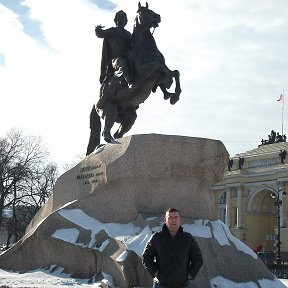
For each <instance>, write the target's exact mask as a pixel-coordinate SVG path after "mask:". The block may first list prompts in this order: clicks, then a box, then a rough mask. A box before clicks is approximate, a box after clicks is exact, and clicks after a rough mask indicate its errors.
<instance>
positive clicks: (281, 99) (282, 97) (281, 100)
mask: <svg viewBox="0 0 288 288" xmlns="http://www.w3.org/2000/svg"><path fill="white" fill-rule="evenodd" d="M277 101H280V102H284V95H283V94H281V95H280V97H279V99H278V100H277Z"/></svg>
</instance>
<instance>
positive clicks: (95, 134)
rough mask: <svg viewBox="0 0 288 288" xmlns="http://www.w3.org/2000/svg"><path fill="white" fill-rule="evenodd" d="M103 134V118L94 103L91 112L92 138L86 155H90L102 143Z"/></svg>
mask: <svg viewBox="0 0 288 288" xmlns="http://www.w3.org/2000/svg"><path fill="white" fill-rule="evenodd" d="M100 136H101V119H100V116H99V115H98V113H97V111H96V108H95V105H93V107H92V110H91V113H90V138H89V143H88V147H87V152H86V156H87V155H90V154H91V153H92V152H93V151H94V150H95V148H96V147H97V146H98V145H99V144H100Z"/></svg>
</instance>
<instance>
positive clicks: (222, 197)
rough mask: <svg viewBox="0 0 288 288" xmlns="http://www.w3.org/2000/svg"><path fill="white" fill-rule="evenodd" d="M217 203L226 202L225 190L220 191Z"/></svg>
mask: <svg viewBox="0 0 288 288" xmlns="http://www.w3.org/2000/svg"><path fill="white" fill-rule="evenodd" d="M219 204H226V191H225V192H222V193H221V195H220V198H219Z"/></svg>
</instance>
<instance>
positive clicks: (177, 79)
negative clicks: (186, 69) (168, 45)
mask: <svg viewBox="0 0 288 288" xmlns="http://www.w3.org/2000/svg"><path fill="white" fill-rule="evenodd" d="M172 75H173V78H174V79H175V82H176V86H175V93H174V95H171V97H170V103H171V104H172V105H174V104H175V103H176V102H177V101H178V100H179V97H180V94H181V92H182V90H181V87H180V73H179V71H178V70H174V71H172Z"/></svg>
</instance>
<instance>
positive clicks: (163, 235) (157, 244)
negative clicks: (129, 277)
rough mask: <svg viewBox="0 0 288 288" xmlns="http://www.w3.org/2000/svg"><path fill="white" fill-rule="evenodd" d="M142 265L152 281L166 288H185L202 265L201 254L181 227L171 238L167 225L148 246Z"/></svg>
mask: <svg viewBox="0 0 288 288" xmlns="http://www.w3.org/2000/svg"><path fill="white" fill-rule="evenodd" d="M142 262H143V264H144V266H145V268H146V269H147V270H148V271H149V273H150V274H151V275H152V277H155V276H157V278H158V280H159V282H160V284H162V285H164V286H167V287H169V288H180V287H185V285H187V284H188V281H189V278H190V279H194V278H195V277H196V275H197V273H198V271H199V269H200V268H201V266H202V264H203V259H202V253H201V251H200V248H199V246H198V244H197V242H196V240H195V239H194V237H193V236H192V235H191V234H190V233H187V232H184V231H183V228H182V227H180V228H179V230H178V232H177V234H176V235H175V237H174V238H173V237H172V236H171V234H170V233H169V231H168V228H167V226H166V224H164V225H163V228H162V231H160V232H157V233H155V234H154V235H153V236H152V237H151V239H150V240H149V242H148V243H147V245H146V247H145V250H144V252H143V255H142Z"/></svg>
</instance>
